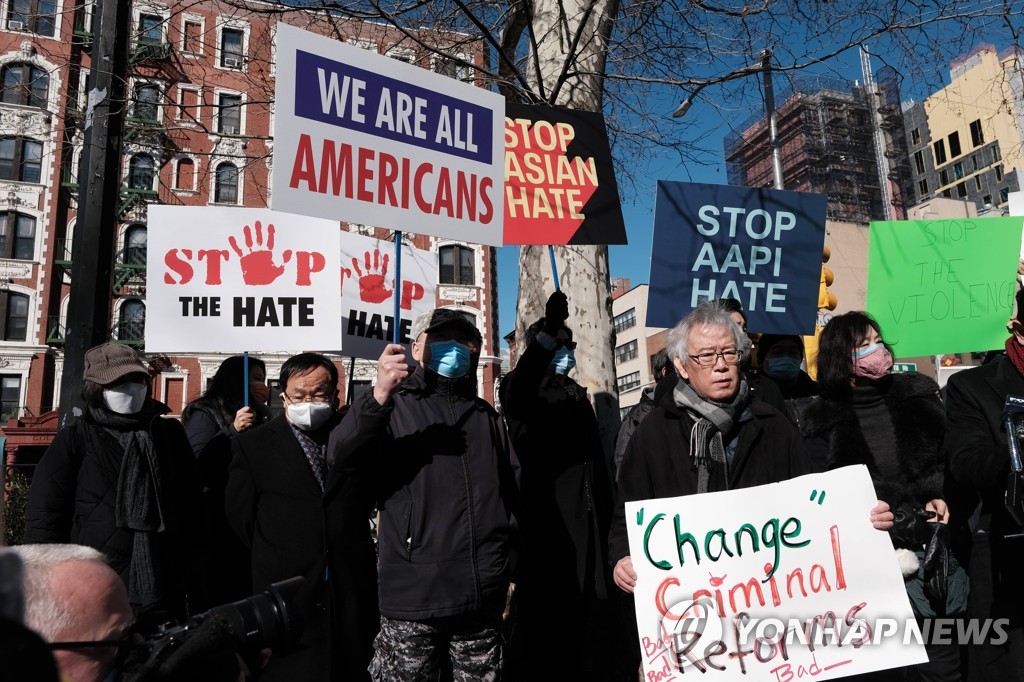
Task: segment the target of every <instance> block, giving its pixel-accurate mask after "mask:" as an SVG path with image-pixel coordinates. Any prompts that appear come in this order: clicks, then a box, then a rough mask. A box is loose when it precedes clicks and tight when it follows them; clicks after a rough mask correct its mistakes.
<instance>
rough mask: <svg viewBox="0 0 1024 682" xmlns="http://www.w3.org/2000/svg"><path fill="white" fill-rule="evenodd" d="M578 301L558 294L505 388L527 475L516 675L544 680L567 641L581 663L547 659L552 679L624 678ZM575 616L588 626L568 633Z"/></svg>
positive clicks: (513, 662) (512, 658)
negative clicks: (543, 656) (555, 647)
mask: <svg viewBox="0 0 1024 682" xmlns="http://www.w3.org/2000/svg"><path fill="white" fill-rule="evenodd" d="M568 318H569V302H568V298H567V297H566V295H565V294H564V293H562V292H561V291H556V292H554V293H553V294H551V296H550V298H548V301H547V304H546V305H545V311H544V317H543V318H541V319H540V320H537V321H536V322H534V323H533V324H531V325H530V326H529V327H528V328H527V330H526V335H525V346H524V350H523V352H522V355H521V356H520V357H519V360H518V361H517V362H516V366H515V369H513V370H512V371H511V372H509V373H508V374H507V375H505V377H504V378H503V379H502V381H501V391H500V397H501V409H502V412H503V413H504V415H505V420H506V422H507V423H508V430H509V436H510V437H511V438H512V444H513V446H514V447H515V449H516V452H517V453H520V459H521V465H522V467H523V477H522V480H523V485H522V500H523V502H522V505H521V507H520V512H519V514H518V515H517V517H518V518H519V528H520V543H519V544H520V552H519V557H518V567H517V571H516V573H517V575H516V579H515V583H516V584H515V594H514V596H513V608H512V616H511V621H512V623H511V624H512V628H511V637H510V644H509V657H508V666H507V668H506V670H507V672H508V673H509V676H510V677H511V678H512V679H514V680H517V679H524V680H529V679H535V678H536V677H537V673H538V668H537V667H536V666H537V660H538V659H537V652H538V651H542V650H543V649H544V648H545V646H546V643H549V642H554V641H557V642H559V646H561V647H563V648H564V649H565V650H566V651H573V652H575V654H576V655H574V656H561V657H559V656H555V657H554V658H553V659H550V660H545V662H544V666H543V671H544V675H545V676H547V677H550V678H552V679H554V678H557V677H562V676H567V677H568V676H572V677H576V676H579V677H592V678H594V679H607V678H610V677H614V675H612V674H611V670H612V668H613V666H614V665H615V661H614V658H613V653H614V652H615V650H616V649H615V644H614V642H615V639H616V638H615V633H614V632H613V631H612V628H611V620H612V616H611V607H610V606H609V602H608V594H609V592H610V590H611V589H612V584H611V574H610V571H609V567H608V564H607V555H608V552H607V537H608V525H609V522H610V521H611V508H612V492H611V484H610V472H609V470H610V465H609V462H610V457H609V456H606V453H605V452H604V450H603V447H602V444H601V437H600V433H599V431H598V425H597V417H596V415H595V413H594V408H593V407H592V406H591V404H590V400H588V398H587V389H585V388H583V387H582V386H580V385H579V384H577V383H576V382H575V381H573V380H572V379H571V378H570V377H569V373H570V372H571V371H572V369H573V367H575V365H576V354H575V352H576V348H577V346H576V342H575V341H573V339H572V330H570V329H569V327H567V326H566V324H565V323H566V320H567V319H568ZM566 613H574V614H579V616H580V621H581V623H585V624H586V625H585V626H582V627H571V628H566V627H565V621H564V615H565V614H566Z"/></svg>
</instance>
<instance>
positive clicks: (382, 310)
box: [341, 232, 437, 360]
mask: <svg viewBox="0 0 1024 682" xmlns="http://www.w3.org/2000/svg"><path fill="white" fill-rule="evenodd" d="M394 272H395V243H394V242H393V241H385V240H383V239H374V238H372V237H364V236H362V235H358V234H352V233H350V232H342V234H341V304H342V313H341V331H342V340H341V344H342V345H341V349H342V351H343V352H344V353H345V355H349V356H351V357H354V358H367V359H371V360H376V359H377V358H379V357H380V354H381V353H382V352H384V347H385V346H387V345H388V344H389V343H391V342H392V339H393V338H394V324H395V281H394ZM399 295H400V299H399V308H400V310H401V312H400V315H399V316H400V320H399V323H398V324H399V327H398V331H399V341H398V342H399V343H402V344H405V345H406V346H408V345H409V344H410V343H411V342H412V341H413V340H414V339H410V338H409V334H410V332H411V331H412V323H413V322H414V321H415V320H416V318H417V317H419V316H420V315H422V314H423V313H428V312H430V311H431V310H433V309H434V305H435V303H436V300H437V254H436V253H434V252H432V251H424V250H422V249H416V248H413V247H412V246H408V245H403V246H402V282H401V291H400V292H399Z"/></svg>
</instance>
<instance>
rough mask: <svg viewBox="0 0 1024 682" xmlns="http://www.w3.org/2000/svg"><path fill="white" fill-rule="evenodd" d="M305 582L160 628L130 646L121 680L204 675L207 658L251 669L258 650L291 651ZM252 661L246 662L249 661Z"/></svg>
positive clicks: (300, 622) (296, 580)
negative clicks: (242, 663)
mask: <svg viewBox="0 0 1024 682" xmlns="http://www.w3.org/2000/svg"><path fill="white" fill-rule="evenodd" d="M304 583H305V578H302V577H301V576H297V577H295V578H289V579H288V580H282V581H280V582H276V583H273V584H271V585H269V586H268V587H267V589H266V590H264V591H263V592H262V593H260V594H254V595H253V596H251V597H246V598H245V599H242V600H240V601H236V602H234V603H231V604H225V605H223V606H215V607H214V608H212V609H210V610H209V611H206V612H205V613H200V614H197V615H195V616H192V617H190V618H189V619H188V620H186V621H185V622H184V623H182V624H180V625H176V624H172V623H167V624H164V625H161V626H159V627H158V628H157V629H156V630H155V631H154V632H153V633H152V634H150V635H149V636H148V637H146V638H145V640H144V641H142V642H141V643H139V644H137V645H134V646H133V647H132V651H131V652H130V653H129V654H128V657H127V660H126V661H125V664H124V670H123V674H122V677H121V679H122V680H133V681H138V682H143V681H145V680H153V679H156V680H164V679H177V676H176V675H175V674H174V673H175V672H177V673H178V676H180V677H181V678H182V679H184V678H185V677H186V676H189V675H186V674H184V672H185V671H189V670H191V669H207V670H208V669H209V667H210V664H209V660H207V659H210V658H213V657H216V656H222V657H223V656H229V657H230V660H231V662H234V660H235V659H234V654H238V655H239V656H241V657H242V658H243V660H247V663H249V664H250V667H252V662H251V661H252V660H255V658H256V657H257V655H258V653H259V651H260V650H261V649H273V650H274V653H275V654H281V653H287V652H288V651H291V650H292V649H294V648H296V646H297V645H298V641H299V636H300V635H301V634H302V628H303V625H304V619H303V616H302V613H301V609H300V608H299V606H298V598H297V596H298V593H299V591H300V590H301V589H302V586H303V584H304ZM250 659H251V660H250Z"/></svg>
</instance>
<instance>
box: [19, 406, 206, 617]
mask: <svg viewBox="0 0 1024 682" xmlns="http://www.w3.org/2000/svg"><path fill="white" fill-rule="evenodd" d="M143 411H144V412H150V413H151V417H150V419H149V422H148V431H149V434H150V436H151V437H152V439H153V446H154V447H155V449H156V456H157V460H158V462H159V466H160V477H159V485H160V502H161V508H162V510H163V514H164V522H165V525H166V530H165V531H164V532H162V533H156V534H155V536H156V537H155V538H154V546H153V552H154V559H155V561H157V562H159V563H160V564H161V565H162V570H161V573H162V574H163V575H164V577H165V579H170V580H172V584H171V585H170V588H169V590H168V593H167V596H166V597H165V598H164V599H163V600H161V601H160V602H159V603H156V604H133V605H132V606H133V607H134V608H135V610H136V612H137V613H142V612H144V611H148V610H160V611H166V612H168V613H169V614H170V615H173V616H175V617H177V618H182V617H184V616H185V615H186V614H185V594H186V591H187V590H189V589H191V588H192V587H193V586H194V579H195V577H196V573H197V570H196V568H195V566H196V565H197V559H198V557H196V556H195V546H196V541H197V539H198V538H200V537H201V525H200V516H199V505H200V503H199V493H200V487H199V476H198V473H197V471H196V465H195V458H194V457H193V456H192V450H191V449H190V448H189V445H188V440H187V438H186V437H185V431H184V430H183V429H182V427H181V424H180V423H179V422H178V421H177V420H175V419H168V418H164V417H163V416H162V415H164V414H167V413H169V412H170V411H171V410H170V408H169V407H167V406H166V405H164V404H163V403H160V402H157V401H155V400H148V401H147V402H146V405H145V407H144V408H143ZM123 456H124V451H123V449H122V447H121V445H120V444H119V443H118V442H117V439H116V437H115V436H114V435H113V434H112V433H110V432H109V431H108V430H107V429H106V428H104V427H103V426H100V425H99V424H97V423H96V422H94V421H93V419H92V417H91V416H90V415H89V414H88V412H87V413H86V415H85V416H83V417H80V418H78V419H76V420H75V421H73V422H72V423H71V424H70V425H69V426H68V427H67V428H65V429H63V430H62V431H61V432H60V433H58V434H57V437H56V438H54V440H53V442H52V443H51V444H50V447H49V448H47V450H46V453H45V454H44V455H43V458H42V460H41V461H40V462H39V466H37V467H36V470H35V472H34V474H33V476H32V490H31V491H30V493H29V500H28V508H27V510H26V519H25V542H26V543H35V542H63V543H74V544H79V545H87V546H89V547H93V548H95V549H97V550H99V551H101V552H103V554H104V555H105V556H106V557H107V560H108V562H109V563H110V566H111V568H113V569H114V570H115V571H117V573H118V574H119V575H120V576H121V578H122V580H124V582H125V584H126V585H127V584H128V583H129V575H130V569H131V561H132V545H133V538H134V533H133V532H132V531H130V530H127V529H125V528H119V527H118V526H117V522H116V519H115V513H116V501H117V480H118V475H119V473H120V470H121V460H122V457H123Z"/></svg>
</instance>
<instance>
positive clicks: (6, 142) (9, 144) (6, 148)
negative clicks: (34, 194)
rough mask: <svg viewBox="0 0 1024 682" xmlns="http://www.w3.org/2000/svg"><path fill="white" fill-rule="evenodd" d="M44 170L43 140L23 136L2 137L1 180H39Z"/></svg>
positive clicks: (0, 147)
mask: <svg viewBox="0 0 1024 682" xmlns="http://www.w3.org/2000/svg"><path fill="white" fill-rule="evenodd" d="M42 172H43V143H42V142H36V141H35V140H27V139H25V138H23V137H5V138H3V139H0V180H17V181H19V182H39V179H40V178H41V177H42Z"/></svg>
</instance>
